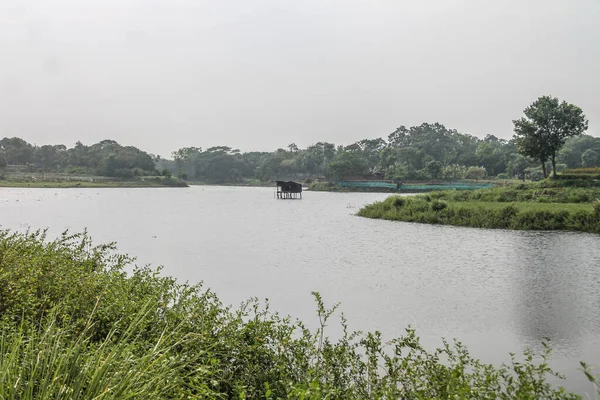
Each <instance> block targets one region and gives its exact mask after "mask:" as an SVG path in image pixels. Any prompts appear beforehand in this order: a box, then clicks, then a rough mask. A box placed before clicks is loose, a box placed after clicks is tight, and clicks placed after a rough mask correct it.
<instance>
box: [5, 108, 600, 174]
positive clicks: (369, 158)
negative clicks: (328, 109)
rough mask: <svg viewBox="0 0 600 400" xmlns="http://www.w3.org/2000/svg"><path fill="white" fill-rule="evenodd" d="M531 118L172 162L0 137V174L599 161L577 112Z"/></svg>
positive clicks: (502, 168)
mask: <svg viewBox="0 0 600 400" xmlns="http://www.w3.org/2000/svg"><path fill="white" fill-rule="evenodd" d="M524 114H525V116H524V117H523V118H521V119H519V120H517V121H514V123H515V135H514V137H513V139H512V140H505V139H501V138H498V137H496V136H494V135H487V136H485V137H484V138H478V137H475V136H472V135H468V134H464V133H461V132H458V131H457V130H455V129H449V128H446V127H445V126H444V125H442V124H440V123H423V124H420V125H417V126H411V127H406V126H400V127H398V128H397V129H395V130H394V131H393V132H392V133H391V134H389V135H388V136H387V139H385V138H373V139H368V138H367V139H362V140H359V141H357V142H355V143H350V144H348V145H346V146H339V145H338V146H336V145H335V144H334V143H328V142H318V143H315V144H312V145H310V146H308V147H306V148H300V147H299V146H297V145H296V144H295V143H291V144H290V145H288V146H286V147H285V148H279V149H277V150H275V151H271V152H262V151H251V152H246V153H242V152H240V151H239V150H237V149H234V148H231V147H228V146H215V147H210V148H207V149H204V148H202V147H183V148H181V149H179V150H176V151H174V152H173V153H172V155H171V159H165V158H161V157H159V156H154V155H151V154H148V153H146V152H144V151H142V150H140V149H138V148H136V147H132V146H121V145H120V144H119V143H117V142H115V141H113V140H103V141H101V142H99V143H96V144H93V145H91V146H86V145H84V144H83V143H81V142H77V143H76V144H75V145H74V146H73V147H72V148H67V147H66V146H64V145H43V146H35V145H31V144H29V143H27V142H26V141H24V140H22V139H20V138H4V139H2V140H0V168H2V165H3V164H8V165H26V166H27V167H28V168H35V169H38V170H44V171H69V172H82V173H90V174H99V175H104V176H112V177H122V178H128V177H132V176H136V175H152V174H162V175H164V176H168V175H169V174H171V175H173V176H177V177H179V178H181V179H186V180H191V181H196V182H206V183H234V182H242V181H244V180H249V179H256V180H261V181H272V180H276V179H298V180H301V179H307V178H309V177H310V178H317V177H318V178H325V179H328V180H331V181H339V180H342V179H345V178H346V179H347V178H351V177H374V176H377V177H385V178H386V179H389V180H413V181H418V180H431V179H434V180H438V179H445V180H457V179H465V178H466V179H483V178H485V177H486V176H493V177H496V176H498V175H502V176H508V177H510V178H512V177H519V178H523V179H525V177H529V178H533V179H537V178H542V177H543V176H544V174H546V168H547V164H546V163H547V161H548V160H551V161H552V169H553V171H554V172H558V170H560V169H561V168H565V166H568V167H569V168H577V167H581V166H586V167H588V166H599V165H600V138H595V137H592V136H589V135H580V134H581V132H582V131H583V130H585V128H586V127H587V120H586V119H585V116H583V113H582V112H581V110H580V109H579V108H578V107H576V106H573V105H570V104H567V103H565V102H562V103H560V102H558V100H557V99H554V98H551V97H542V98H540V99H538V101H536V102H535V103H533V104H532V105H531V106H529V107H528V108H527V109H526V110H525V111H524ZM2 155H4V158H3V157H2ZM532 158H533V160H532ZM3 161H5V163H4V162H3ZM540 162H541V163H542V168H543V169H544V171H543V172H542V170H541V168H540V167H539V163H540ZM159 171H162V172H159ZM504 174H505V175H504ZM546 175H547V174H546Z"/></svg>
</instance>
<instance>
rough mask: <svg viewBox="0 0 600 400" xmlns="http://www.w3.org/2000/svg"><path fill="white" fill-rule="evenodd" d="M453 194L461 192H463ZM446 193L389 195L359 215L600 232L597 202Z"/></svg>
mask: <svg viewBox="0 0 600 400" xmlns="http://www.w3.org/2000/svg"><path fill="white" fill-rule="evenodd" d="M453 196H462V193H457V194H456V195H453ZM448 197H449V196H444V195H443V194H442V195H440V193H436V192H432V193H430V194H428V195H426V196H415V197H410V198H400V197H395V196H392V197H390V198H388V199H386V200H384V201H380V202H376V203H373V204H370V205H367V206H365V207H363V208H362V209H361V210H360V211H359V212H358V215H359V216H362V217H367V218H377V219H387V220H392V221H404V222H420V223H428V224H441V225H455V226H467V227H474V228H490V229H523V230H568V231H580V232H591V233H600V202H595V203H594V204H593V205H590V204H574V205H570V204H556V203H535V202H529V203H518V202H516V203H505V202H485V201H447V200H444V198H448ZM398 199H401V202H400V203H398V201H399V200H398Z"/></svg>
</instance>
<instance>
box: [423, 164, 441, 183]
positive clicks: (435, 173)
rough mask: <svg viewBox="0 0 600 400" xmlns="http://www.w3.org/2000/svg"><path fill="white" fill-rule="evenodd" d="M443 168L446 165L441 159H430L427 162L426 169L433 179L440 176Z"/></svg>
mask: <svg viewBox="0 0 600 400" xmlns="http://www.w3.org/2000/svg"><path fill="white" fill-rule="evenodd" d="M443 168H444V166H443V165H442V163H441V162H439V161H429V162H428V163H427V164H425V170H426V171H427V173H428V174H429V176H430V177H431V178H432V179H437V178H439V176H440V174H441V173H442V169H443Z"/></svg>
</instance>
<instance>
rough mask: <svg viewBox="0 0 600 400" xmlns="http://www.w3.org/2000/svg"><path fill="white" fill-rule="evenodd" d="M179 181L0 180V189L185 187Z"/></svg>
mask: <svg viewBox="0 0 600 400" xmlns="http://www.w3.org/2000/svg"><path fill="white" fill-rule="evenodd" d="M187 186H188V185H187V184H186V183H185V182H183V181H180V180H177V179H173V178H165V177H144V178H142V179H136V180H98V181H90V180H53V181H44V180H39V181H31V180H29V181H16V180H0V187H14V188H57V189H59V188H145V187H187Z"/></svg>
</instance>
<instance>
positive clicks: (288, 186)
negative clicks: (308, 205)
mask: <svg viewBox="0 0 600 400" xmlns="http://www.w3.org/2000/svg"><path fill="white" fill-rule="evenodd" d="M277 198H278V199H289V200H294V199H301V198H302V184H301V183H296V182H292V181H288V182H286V181H277Z"/></svg>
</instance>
